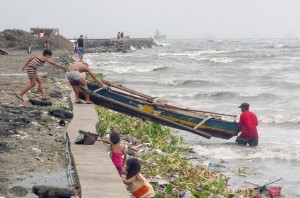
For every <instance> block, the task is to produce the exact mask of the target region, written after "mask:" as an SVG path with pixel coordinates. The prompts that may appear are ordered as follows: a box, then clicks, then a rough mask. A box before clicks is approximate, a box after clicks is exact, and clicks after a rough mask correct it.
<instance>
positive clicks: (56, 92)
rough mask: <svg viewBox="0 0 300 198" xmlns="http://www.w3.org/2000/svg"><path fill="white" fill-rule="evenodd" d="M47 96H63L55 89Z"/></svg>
mask: <svg viewBox="0 0 300 198" xmlns="http://www.w3.org/2000/svg"><path fill="white" fill-rule="evenodd" d="M49 96H51V97H52V98H62V97H63V95H62V93H61V92H59V91H57V90H54V91H52V92H51V93H50V94H49Z"/></svg>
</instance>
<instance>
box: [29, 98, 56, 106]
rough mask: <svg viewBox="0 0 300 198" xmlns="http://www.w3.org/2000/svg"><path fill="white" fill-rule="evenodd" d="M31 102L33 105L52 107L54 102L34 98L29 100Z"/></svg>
mask: <svg viewBox="0 0 300 198" xmlns="http://www.w3.org/2000/svg"><path fill="white" fill-rule="evenodd" d="M29 102H30V103H31V104H32V105H38V106H51V105H52V102H51V101H50V100H36V99H33V98H29Z"/></svg>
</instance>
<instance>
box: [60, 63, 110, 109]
mask: <svg viewBox="0 0 300 198" xmlns="http://www.w3.org/2000/svg"><path fill="white" fill-rule="evenodd" d="M82 72H88V73H89V74H90V75H91V77H92V78H93V79H94V80H95V81H96V82H97V83H98V84H100V85H101V86H102V87H103V89H105V90H106V89H107V87H106V86H105V85H104V83H103V82H102V81H101V80H100V79H99V78H98V77H97V76H96V75H95V74H94V73H93V72H92V70H91V69H90V68H89V67H88V64H86V63H75V64H73V65H70V66H69V67H68V70H67V72H66V78H67V79H68V80H69V82H70V84H71V85H72V87H73V89H74V92H75V103H77V104H80V103H81V102H80V99H79V94H80V91H81V90H80V86H83V87H84V88H86V89H88V86H87V83H86V81H85V79H84V77H83V76H82V75H81V73H82ZM84 95H85V100H86V104H91V103H92V102H91V100H90V96H89V95H88V94H86V93H85V94H84Z"/></svg>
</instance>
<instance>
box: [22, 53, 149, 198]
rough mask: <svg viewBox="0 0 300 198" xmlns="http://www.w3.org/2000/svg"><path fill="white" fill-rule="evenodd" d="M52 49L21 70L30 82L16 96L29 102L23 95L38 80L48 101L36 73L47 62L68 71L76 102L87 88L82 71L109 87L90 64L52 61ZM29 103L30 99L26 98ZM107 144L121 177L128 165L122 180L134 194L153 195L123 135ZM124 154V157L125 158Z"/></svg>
mask: <svg viewBox="0 0 300 198" xmlns="http://www.w3.org/2000/svg"><path fill="white" fill-rule="evenodd" d="M51 56H52V52H51V50H49V49H45V50H44V51H43V54H42V55H41V56H36V57H32V58H30V59H29V60H28V61H27V62H26V63H25V65H24V66H22V68H21V70H22V71H26V72H27V74H28V78H29V81H30V82H29V85H27V86H26V87H25V88H24V89H23V90H22V91H21V92H20V93H18V94H17V95H16V97H17V98H18V99H19V100H20V101H22V102H24V103H26V101H25V100H24V95H25V94H26V93H27V92H28V91H29V90H30V89H32V88H33V87H34V86H35V85H36V82H37V83H38V87H39V91H40V93H41V99H42V100H47V99H48V98H46V96H45V93H44V89H43V83H42V79H41V77H40V76H39V75H38V73H37V69H38V68H39V67H41V66H43V65H44V63H45V62H48V63H50V64H51V65H53V66H55V67H58V68H61V69H62V70H64V71H65V72H66V74H65V77H66V78H67V79H68V80H69V82H70V84H71V86H72V87H73V89H74V92H75V103H81V102H80V99H79V93H80V86H83V87H85V88H87V83H86V80H85V79H84V77H83V76H82V75H81V73H83V72H87V73H89V74H90V75H91V77H92V78H93V79H94V80H95V81H96V82H97V83H98V84H99V85H101V86H102V87H103V88H104V89H107V87H106V86H105V84H104V83H103V82H102V80H101V79H99V78H98V77H97V76H96V75H95V74H94V73H93V72H92V71H91V70H90V69H89V67H88V65H87V64H86V63H84V62H78V63H75V64H73V65H70V66H69V67H66V66H64V65H61V64H59V63H56V62H54V61H53V60H51ZM85 97H86V103H87V104H91V103H92V102H91V101H90V98H89V95H88V94H85ZM27 102H28V101H27ZM100 141H103V142H105V143H108V144H110V145H111V151H112V152H111V158H112V161H113V163H114V165H115V166H116V169H117V170H118V172H119V174H120V176H121V177H122V172H123V167H124V165H125V164H126V170H127V174H126V177H124V178H123V177H122V181H123V182H124V184H126V185H128V188H129V190H130V191H131V192H132V194H133V195H134V196H135V197H145V198H146V197H154V190H153V187H152V186H151V185H150V183H149V182H148V181H147V180H146V179H145V177H144V176H143V175H142V174H141V165H140V163H139V161H138V159H136V158H130V159H128V160H127V153H126V150H125V148H124V147H123V146H121V145H120V144H119V143H120V135H119V134H118V133H116V132H114V133H111V134H110V139H109V140H108V139H100ZM123 157H124V158H123Z"/></svg>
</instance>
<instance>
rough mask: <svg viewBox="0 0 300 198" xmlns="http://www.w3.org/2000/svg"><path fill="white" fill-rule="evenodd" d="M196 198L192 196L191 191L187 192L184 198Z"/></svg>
mask: <svg viewBox="0 0 300 198" xmlns="http://www.w3.org/2000/svg"><path fill="white" fill-rule="evenodd" d="M193 197H194V196H193V195H192V193H191V191H187V192H185V194H184V196H183V197H182V198H193Z"/></svg>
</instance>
